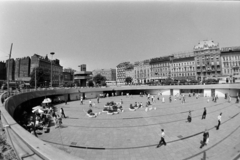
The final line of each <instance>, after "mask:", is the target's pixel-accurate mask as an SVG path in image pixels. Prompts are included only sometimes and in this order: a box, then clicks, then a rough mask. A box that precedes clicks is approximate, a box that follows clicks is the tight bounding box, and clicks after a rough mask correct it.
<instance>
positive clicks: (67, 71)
mask: <svg viewBox="0 0 240 160" xmlns="http://www.w3.org/2000/svg"><path fill="white" fill-rule="evenodd" d="M74 72H76V70H74V69H72V68H64V69H63V84H67V83H73V82H74V76H73V75H74Z"/></svg>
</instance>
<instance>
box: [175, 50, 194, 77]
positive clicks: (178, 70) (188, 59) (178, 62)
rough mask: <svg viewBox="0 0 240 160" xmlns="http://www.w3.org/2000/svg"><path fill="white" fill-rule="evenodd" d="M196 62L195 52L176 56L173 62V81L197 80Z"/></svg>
mask: <svg viewBox="0 0 240 160" xmlns="http://www.w3.org/2000/svg"><path fill="white" fill-rule="evenodd" d="M195 74H196V70H195V61H194V54H193V52H189V53H181V54H174V57H173V59H172V61H171V77H172V78H173V79H177V80H181V79H189V80H190V79H195Z"/></svg>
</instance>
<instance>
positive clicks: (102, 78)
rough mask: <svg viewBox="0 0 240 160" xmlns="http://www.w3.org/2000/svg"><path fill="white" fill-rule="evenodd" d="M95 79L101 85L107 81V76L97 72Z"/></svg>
mask: <svg viewBox="0 0 240 160" xmlns="http://www.w3.org/2000/svg"><path fill="white" fill-rule="evenodd" d="M93 81H94V82H95V83H96V84H98V85H100V84H102V83H103V82H104V83H105V81H106V77H105V76H102V75H101V74H97V75H96V76H94V77H93Z"/></svg>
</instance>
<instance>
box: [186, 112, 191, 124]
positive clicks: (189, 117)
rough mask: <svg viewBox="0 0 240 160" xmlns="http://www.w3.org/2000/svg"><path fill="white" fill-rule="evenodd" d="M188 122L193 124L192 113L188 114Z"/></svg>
mask: <svg viewBox="0 0 240 160" xmlns="http://www.w3.org/2000/svg"><path fill="white" fill-rule="evenodd" d="M187 120H188V122H189V123H191V122H192V114H191V111H189V113H188V118H187Z"/></svg>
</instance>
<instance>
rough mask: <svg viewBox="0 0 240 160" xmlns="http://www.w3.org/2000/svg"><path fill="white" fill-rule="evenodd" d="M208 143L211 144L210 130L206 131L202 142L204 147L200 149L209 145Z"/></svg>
mask: <svg viewBox="0 0 240 160" xmlns="http://www.w3.org/2000/svg"><path fill="white" fill-rule="evenodd" d="M208 142H209V133H208V130H207V129H206V130H205V132H204V133H203V141H202V145H201V146H200V148H202V147H203V146H205V145H207V144H208Z"/></svg>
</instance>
